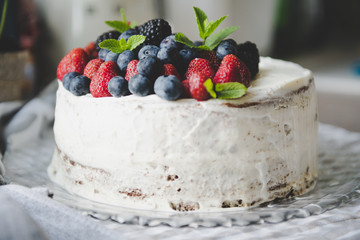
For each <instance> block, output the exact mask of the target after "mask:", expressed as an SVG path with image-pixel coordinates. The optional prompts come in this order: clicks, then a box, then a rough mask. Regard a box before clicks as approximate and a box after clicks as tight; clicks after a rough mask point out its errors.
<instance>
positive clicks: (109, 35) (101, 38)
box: [95, 30, 120, 51]
mask: <svg viewBox="0 0 360 240" xmlns="http://www.w3.org/2000/svg"><path fill="white" fill-rule="evenodd" d="M119 36H120V33H119V32H118V31H115V30H113V31H108V32H105V33H103V34H101V35H100V36H98V38H97V39H96V41H95V46H96V48H95V49H96V51H100V47H99V43H101V42H102V41H104V40H106V39H118V38H119Z"/></svg>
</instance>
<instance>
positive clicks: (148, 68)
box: [136, 56, 163, 81]
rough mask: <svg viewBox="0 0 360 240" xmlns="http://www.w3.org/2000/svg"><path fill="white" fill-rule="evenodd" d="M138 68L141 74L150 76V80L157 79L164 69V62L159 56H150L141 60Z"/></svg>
mask: <svg viewBox="0 0 360 240" xmlns="http://www.w3.org/2000/svg"><path fill="white" fill-rule="evenodd" d="M136 69H137V70H138V72H139V74H142V75H144V76H146V77H148V78H149V79H150V80H152V81H155V79H156V78H157V77H158V76H159V75H160V74H161V73H162V71H163V64H162V63H161V61H160V60H159V59H158V58H157V57H154V56H148V57H145V58H143V59H140V60H139V62H138V64H137V66H136Z"/></svg>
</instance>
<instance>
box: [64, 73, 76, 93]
mask: <svg viewBox="0 0 360 240" xmlns="http://www.w3.org/2000/svg"><path fill="white" fill-rule="evenodd" d="M79 75H80V73H78V72H68V73H67V74H65V75H64V77H63V79H62V83H63V86H64V88H65V89H66V90H68V91H70V83H71V81H72V80H73V79H74V77H77V76H79Z"/></svg>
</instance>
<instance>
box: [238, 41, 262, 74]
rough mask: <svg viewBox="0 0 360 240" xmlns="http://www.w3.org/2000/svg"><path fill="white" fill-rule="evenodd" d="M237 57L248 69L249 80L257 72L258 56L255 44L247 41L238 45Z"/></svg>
mask: <svg viewBox="0 0 360 240" xmlns="http://www.w3.org/2000/svg"><path fill="white" fill-rule="evenodd" d="M237 57H238V58H239V59H240V60H241V61H243V62H244V63H245V64H246V66H247V67H248V68H249V70H250V72H251V78H253V77H254V76H255V75H256V74H257V73H258V72H259V61H260V55H259V50H258V48H257V47H256V44H255V43H252V42H249V41H247V42H245V43H241V44H239V45H238V46H237Z"/></svg>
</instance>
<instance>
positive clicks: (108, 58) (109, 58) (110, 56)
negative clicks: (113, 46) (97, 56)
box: [105, 51, 119, 63]
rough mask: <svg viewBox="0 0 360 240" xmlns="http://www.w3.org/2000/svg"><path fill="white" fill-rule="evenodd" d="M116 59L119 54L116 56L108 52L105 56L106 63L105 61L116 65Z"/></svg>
mask: <svg viewBox="0 0 360 240" xmlns="http://www.w3.org/2000/svg"><path fill="white" fill-rule="evenodd" d="M118 57H119V54H118V53H114V52H112V51H109V52H108V53H107V54H106V57H105V62H107V61H113V62H114V63H116V62H117V58H118Z"/></svg>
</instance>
